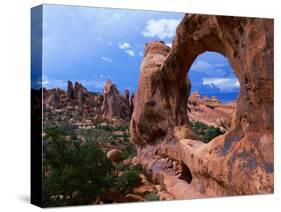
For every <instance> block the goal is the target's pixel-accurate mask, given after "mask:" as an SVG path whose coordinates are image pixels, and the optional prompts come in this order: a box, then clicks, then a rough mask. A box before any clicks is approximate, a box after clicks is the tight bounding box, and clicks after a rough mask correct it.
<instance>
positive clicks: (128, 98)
mask: <svg viewBox="0 0 281 212" xmlns="http://www.w3.org/2000/svg"><path fill="white" fill-rule="evenodd" d="M124 97H125V99H126V102H127V104H128V105H130V93H129V90H128V89H126V90H125V91H124Z"/></svg>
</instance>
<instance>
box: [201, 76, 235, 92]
mask: <svg viewBox="0 0 281 212" xmlns="http://www.w3.org/2000/svg"><path fill="white" fill-rule="evenodd" d="M202 80H203V85H210V86H212V87H217V88H219V89H221V90H231V89H234V88H239V87H240V84H239V82H238V80H237V79H236V78H203V79H202Z"/></svg>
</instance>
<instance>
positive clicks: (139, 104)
mask: <svg viewBox="0 0 281 212" xmlns="http://www.w3.org/2000/svg"><path fill="white" fill-rule="evenodd" d="M205 51H216V52H219V53H221V54H223V55H224V56H226V57H227V58H228V60H229V63H230V64H231V66H232V68H233V69H234V71H235V74H236V76H237V78H238V80H239V83H240V95H239V97H238V100H237V105H236V111H235V114H234V117H233V119H232V123H231V128H230V130H229V132H227V133H226V134H224V135H222V136H219V137H216V138H215V139H213V140H212V141H211V142H210V143H208V144H201V145H196V144H197V143H198V142H199V141H196V135H195V134H194V133H193V132H192V130H191V128H190V126H189V121H188V118H187V116H186V105H187V101H188V96H189V95H190V85H191V83H192V82H190V81H189V80H188V79H187V77H186V76H187V74H188V71H189V69H190V67H191V65H192V63H193V62H194V60H195V59H196V57H197V56H198V55H199V54H201V53H203V52H205ZM130 131H131V138H132V141H133V142H135V143H136V144H137V146H138V155H139V158H140V162H142V163H143V164H144V166H145V168H146V169H147V170H153V169H152V168H153V164H154V163H152V162H153V160H155V158H159V157H163V153H162V154H161V155H160V153H159V152H160V151H159V149H160V148H163V146H166V148H164V150H165V151H164V152H165V154H164V155H166V157H170V158H171V157H173V155H176V157H177V160H180V161H182V162H184V163H185V164H186V166H187V167H189V169H190V171H191V173H192V176H193V180H192V182H191V185H193V187H194V188H196V189H197V191H199V193H200V194H202V195H206V196H220V195H232V194H254V193H271V192H273V20H271V19H258V18H241V17H226V16H208V15H192V14H191V15H185V17H184V18H183V20H182V21H181V23H180V24H179V26H178V27H177V32H176V37H175V40H174V41H173V46H172V48H171V49H170V48H169V47H167V46H166V45H165V44H164V43H162V42H152V43H149V44H147V45H146V46H145V54H144V59H143V61H142V64H141V68H140V79H139V84H138V92H137V95H136V97H135V104H134V112H133V115H132V119H131V127H130ZM167 144H168V147H167ZM171 146H172V147H173V148H172V149H173V151H172V152H173V155H171V151H170V148H171ZM157 160H158V159H157ZM145 161H146V162H145ZM157 171H158V172H159V168H158V169H157ZM161 176H162V177H163V174H162V175H161ZM183 192H184V191H183Z"/></svg>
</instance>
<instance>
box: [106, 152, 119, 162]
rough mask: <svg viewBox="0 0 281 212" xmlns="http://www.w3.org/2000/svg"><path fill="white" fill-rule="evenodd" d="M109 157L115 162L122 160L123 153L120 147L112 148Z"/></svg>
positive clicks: (108, 153)
mask: <svg viewBox="0 0 281 212" xmlns="http://www.w3.org/2000/svg"><path fill="white" fill-rule="evenodd" d="M106 156H107V158H108V159H110V160H111V161H113V162H119V161H121V160H122V154H121V151H120V150H118V149H111V150H110V151H108V152H107V154H106Z"/></svg>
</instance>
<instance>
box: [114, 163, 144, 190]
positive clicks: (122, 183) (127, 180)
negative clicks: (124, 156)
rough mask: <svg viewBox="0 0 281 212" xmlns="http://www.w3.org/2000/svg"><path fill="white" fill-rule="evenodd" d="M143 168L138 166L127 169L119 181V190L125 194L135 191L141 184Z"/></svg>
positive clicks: (117, 183) (117, 184)
mask: <svg viewBox="0 0 281 212" xmlns="http://www.w3.org/2000/svg"><path fill="white" fill-rule="evenodd" d="M141 171H142V167H141V166H140V165H136V166H133V167H129V168H128V169H126V170H125V171H124V172H123V174H122V175H121V176H120V177H119V178H118V179H117V182H116V186H117V188H118V189H119V190H120V191H121V192H124V193H130V192H132V191H133V189H134V188H135V187H136V186H137V185H139V184H140V183H141V178H140V176H139V175H140V173H141Z"/></svg>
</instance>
